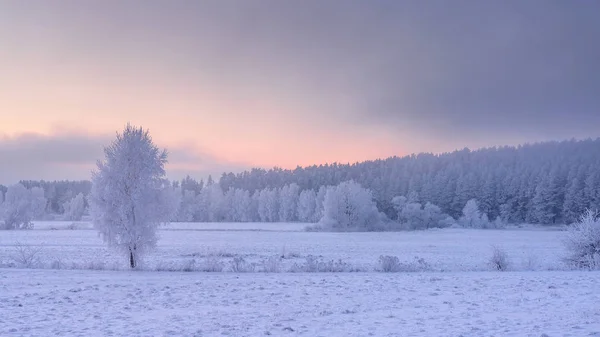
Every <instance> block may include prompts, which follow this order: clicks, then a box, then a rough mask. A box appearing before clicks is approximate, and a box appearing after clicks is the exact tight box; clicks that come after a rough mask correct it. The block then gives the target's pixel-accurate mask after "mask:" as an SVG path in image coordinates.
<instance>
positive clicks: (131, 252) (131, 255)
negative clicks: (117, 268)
mask: <svg viewBox="0 0 600 337" xmlns="http://www.w3.org/2000/svg"><path fill="white" fill-rule="evenodd" d="M129 266H130V267H131V269H134V268H135V257H134V255H133V250H132V249H131V248H130V249H129Z"/></svg>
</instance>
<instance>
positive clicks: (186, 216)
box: [177, 190, 198, 222]
mask: <svg viewBox="0 0 600 337" xmlns="http://www.w3.org/2000/svg"><path fill="white" fill-rule="evenodd" d="M180 198H181V202H180V203H179V211H178V212H177V221H181V222H190V221H193V220H194V215H195V214H196V212H197V211H198V203H197V200H196V192H194V191H192V190H183V191H181V192H180Z"/></svg>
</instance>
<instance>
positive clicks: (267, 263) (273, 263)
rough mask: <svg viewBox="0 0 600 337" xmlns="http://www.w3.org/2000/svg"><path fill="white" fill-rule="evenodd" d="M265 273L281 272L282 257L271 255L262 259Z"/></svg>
mask: <svg viewBox="0 0 600 337" xmlns="http://www.w3.org/2000/svg"><path fill="white" fill-rule="evenodd" d="M260 271H262V272H263V273H279V272H281V258H280V257H279V256H271V257H269V258H268V259H266V260H263V261H262V269H261V270H260Z"/></svg>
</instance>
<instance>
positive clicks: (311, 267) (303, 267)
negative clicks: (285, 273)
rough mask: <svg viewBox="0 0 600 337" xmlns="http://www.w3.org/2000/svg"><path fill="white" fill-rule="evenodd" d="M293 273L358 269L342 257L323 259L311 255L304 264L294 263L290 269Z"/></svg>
mask: <svg viewBox="0 0 600 337" xmlns="http://www.w3.org/2000/svg"><path fill="white" fill-rule="evenodd" d="M289 271H290V272H292V273H343V272H354V271H358V269H357V268H353V267H352V266H351V265H350V264H348V263H346V262H344V261H342V260H341V259H339V260H337V261H334V260H329V261H323V259H322V258H320V257H316V256H313V255H309V256H307V257H306V260H305V262H304V263H303V264H298V263H294V265H293V266H292V268H290V270H289Z"/></svg>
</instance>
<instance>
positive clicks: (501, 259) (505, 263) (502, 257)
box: [489, 246, 510, 271]
mask: <svg viewBox="0 0 600 337" xmlns="http://www.w3.org/2000/svg"><path fill="white" fill-rule="evenodd" d="M489 264H490V267H491V268H492V269H494V270H498V271H507V270H508V268H509V267H510V260H509V259H508V255H507V254H506V252H505V251H504V250H502V249H501V248H499V247H496V246H493V247H492V256H491V257H490V260H489Z"/></svg>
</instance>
